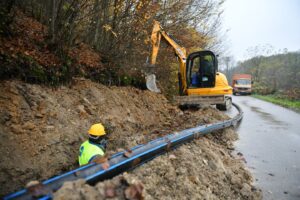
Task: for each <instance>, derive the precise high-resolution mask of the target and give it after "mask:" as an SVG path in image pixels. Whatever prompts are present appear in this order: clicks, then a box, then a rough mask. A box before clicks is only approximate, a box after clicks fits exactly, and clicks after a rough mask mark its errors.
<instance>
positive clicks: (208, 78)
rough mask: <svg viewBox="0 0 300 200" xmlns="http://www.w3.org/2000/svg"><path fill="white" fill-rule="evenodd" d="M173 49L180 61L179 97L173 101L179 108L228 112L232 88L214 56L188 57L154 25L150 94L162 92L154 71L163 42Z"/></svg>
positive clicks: (148, 77) (148, 80)
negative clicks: (199, 108)
mask: <svg viewBox="0 0 300 200" xmlns="http://www.w3.org/2000/svg"><path fill="white" fill-rule="evenodd" d="M162 37H163V38H164V39H165V41H166V42H167V43H168V44H169V45H170V46H171V47H173V49H174V50H175V53H176V55H177V57H178V58H179V70H178V82H179V95H180V96H176V97H175V98H174V99H175V101H176V102H177V103H178V104H179V105H200V106H203V105H216V107H217V108H218V109H219V110H228V109H230V107H231V102H232V99H231V95H232V88H231V87H230V86H229V85H228V81H227V78H226V76H225V75H224V74H222V73H220V72H218V61H217V57H216V56H215V54H214V53H213V52H211V51H208V50H203V51H197V52H194V53H191V54H189V55H188V56H187V55H186V49H185V48H184V47H181V46H180V45H178V44H177V43H176V42H175V41H174V40H173V39H172V38H171V37H170V36H169V35H168V34H167V33H166V32H165V31H164V30H163V28H162V27H161V25H160V23H159V22H158V21H154V26H153V31H152V34H151V44H152V53H151V59H150V65H148V66H149V67H148V73H146V86H147V88H148V89H149V90H150V91H153V92H160V90H159V88H158V87H157V85H156V76H155V74H154V73H153V69H154V68H153V67H154V66H155V64H156V58H157V54H158V51H159V47H160V42H161V38H162Z"/></svg>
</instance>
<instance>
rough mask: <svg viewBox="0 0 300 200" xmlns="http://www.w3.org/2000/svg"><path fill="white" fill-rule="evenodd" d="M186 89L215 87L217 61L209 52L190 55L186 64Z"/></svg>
mask: <svg viewBox="0 0 300 200" xmlns="http://www.w3.org/2000/svg"><path fill="white" fill-rule="evenodd" d="M186 66H187V68H186V70H187V71H186V74H187V83H188V84H187V85H188V88H207V87H215V81H216V72H217V60H216V57H215V55H214V54H213V52H211V51H199V52H195V53H192V54H190V55H189V56H188V58H187V63H186Z"/></svg>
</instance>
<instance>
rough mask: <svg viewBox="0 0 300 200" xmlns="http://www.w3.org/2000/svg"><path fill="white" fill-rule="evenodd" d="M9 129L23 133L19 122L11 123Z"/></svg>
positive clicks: (16, 132)
mask: <svg viewBox="0 0 300 200" xmlns="http://www.w3.org/2000/svg"><path fill="white" fill-rule="evenodd" d="M11 130H12V132H13V133H15V134H22V133H23V129H22V127H21V126H20V125H19V124H13V125H11Z"/></svg>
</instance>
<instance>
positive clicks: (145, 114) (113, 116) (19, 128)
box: [0, 79, 261, 199]
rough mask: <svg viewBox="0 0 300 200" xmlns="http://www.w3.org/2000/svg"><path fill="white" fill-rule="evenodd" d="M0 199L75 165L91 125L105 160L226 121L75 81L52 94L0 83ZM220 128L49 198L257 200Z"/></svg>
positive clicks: (143, 94) (155, 97) (155, 98)
mask: <svg viewBox="0 0 300 200" xmlns="http://www.w3.org/2000/svg"><path fill="white" fill-rule="evenodd" d="M0 94H1V95H0V122H1V124H0V152H1V154H2V155H6V156H3V157H2V160H1V163H0V185H1V189H0V194H1V195H0V196H2V195H4V194H7V193H8V192H12V191H15V190H17V189H20V188H22V187H24V186H25V185H26V183H27V182H29V181H30V180H44V179H47V178H49V177H51V176H54V175H57V174H59V173H62V172H64V171H67V170H70V169H74V168H76V167H77V166H78V164H77V162H78V161H77V154H78V147H79V146H80V144H81V143H82V142H83V141H84V140H85V139H86V138H87V135H86V132H87V130H88V128H89V126H90V125H91V124H93V123H97V122H102V123H103V124H104V125H105V127H106V128H107V132H108V136H109V145H108V154H113V153H115V152H117V151H120V150H122V149H126V148H130V147H133V146H135V145H137V144H140V143H145V142H147V141H149V140H151V139H154V138H156V137H160V136H162V135H165V134H168V133H171V132H174V131H179V130H183V129H185V128H189V127H194V126H196V125H200V124H207V123H213V122H216V121H220V120H224V119H227V118H228V117H227V116H225V115H224V114H222V113H221V112H219V111H217V110H216V109H214V108H202V109H199V110H189V111H181V110H179V109H178V108H177V107H175V106H173V105H171V104H169V103H168V101H167V99H166V98H165V97H164V96H163V95H160V94H154V93H151V92H149V91H142V90H138V89H135V88H130V87H106V86H103V85H99V84H97V83H93V82H91V81H88V80H84V79H75V80H74V84H73V85H72V87H60V88H57V89H52V88H48V87H44V86H40V85H32V84H27V83H23V82H20V81H2V82H0ZM236 139H237V135H236V133H235V132H234V131H233V130H232V129H226V130H224V131H220V132H217V133H213V134H211V135H209V136H206V137H202V138H200V139H199V140H196V141H193V142H191V143H188V144H185V145H183V146H181V147H179V148H178V149H176V150H175V151H172V152H169V153H168V154H165V155H163V156H160V157H158V158H156V159H154V160H153V161H150V162H149V163H147V164H146V165H144V166H141V167H139V168H137V169H135V170H133V171H131V172H128V173H125V174H123V175H120V176H117V177H115V178H114V179H112V180H108V181H104V182H102V183H98V184H97V185H96V186H94V187H92V186H89V185H87V184H85V183H84V181H82V180H79V181H76V182H70V183H66V184H65V185H64V186H63V188H62V189H60V190H59V191H57V192H56V193H55V194H54V197H55V198H56V199H68V198H69V199H94V198H98V199H105V198H115V199H121V198H123V199H134V198H136V199H140V198H143V197H145V198H146V199H162V198H163V199H184V198H185V197H190V198H191V199H261V192H260V191H259V190H257V189H256V188H255V187H253V186H252V185H251V182H252V178H251V175H250V174H249V173H248V171H247V170H245V166H244V164H243V162H242V160H240V159H238V158H234V157H233V156H232V155H231V151H232V150H233V144H232V142H233V141H234V140H236Z"/></svg>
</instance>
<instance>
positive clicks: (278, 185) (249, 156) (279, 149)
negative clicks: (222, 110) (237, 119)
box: [228, 96, 300, 200]
mask: <svg viewBox="0 0 300 200" xmlns="http://www.w3.org/2000/svg"><path fill="white" fill-rule="evenodd" d="M233 102H235V103H237V104H238V105H240V107H241V108H242V109H243V111H244V118H243V120H242V122H241V124H240V125H239V127H238V128H237V132H238V133H239V140H238V141H237V142H236V143H235V145H236V151H237V152H241V153H242V154H243V156H244V158H245V159H246V162H247V163H246V165H247V167H248V168H249V170H250V171H251V173H252V174H253V176H254V178H255V182H254V184H255V185H257V186H258V187H259V188H261V189H262V191H263V197H264V199H267V200H269V199H300V114H299V113H296V112H294V111H291V110H289V109H286V108H283V107H280V106H277V105H274V104H271V103H268V102H265V101H261V100H258V99H255V98H253V97H250V96H233ZM234 110H235V109H231V111H230V112H228V115H230V116H233V115H234V114H235V112H236V111H234ZM237 152H236V153H237Z"/></svg>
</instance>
